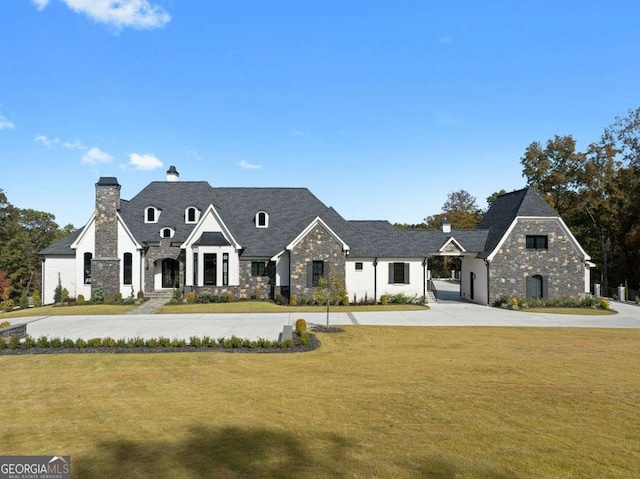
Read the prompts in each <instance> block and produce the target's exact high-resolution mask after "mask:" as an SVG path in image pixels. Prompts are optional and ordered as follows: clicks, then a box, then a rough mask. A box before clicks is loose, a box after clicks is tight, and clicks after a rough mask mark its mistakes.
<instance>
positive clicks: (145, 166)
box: [129, 153, 162, 171]
mask: <svg viewBox="0 0 640 479" xmlns="http://www.w3.org/2000/svg"><path fill="white" fill-rule="evenodd" d="M129 164H130V165H131V166H133V167H134V169H136V170H140V171H151V170H155V169H157V168H162V162H161V161H160V160H159V159H158V158H156V156H155V155H150V154H147V155H139V154H137V153H131V154H130V155H129Z"/></svg>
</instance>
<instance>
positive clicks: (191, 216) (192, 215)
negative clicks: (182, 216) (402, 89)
mask: <svg viewBox="0 0 640 479" xmlns="http://www.w3.org/2000/svg"><path fill="white" fill-rule="evenodd" d="M197 216H198V215H197V211H196V209H195V208H194V207H193V206H190V207H189V208H187V223H195V222H196V221H197V219H196V218H197Z"/></svg>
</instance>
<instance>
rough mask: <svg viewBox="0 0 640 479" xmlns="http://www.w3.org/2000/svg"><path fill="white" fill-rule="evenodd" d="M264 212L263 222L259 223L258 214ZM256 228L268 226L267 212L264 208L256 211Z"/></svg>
mask: <svg viewBox="0 0 640 479" xmlns="http://www.w3.org/2000/svg"><path fill="white" fill-rule="evenodd" d="M261 214H264V224H263V225H261V224H260V219H259V218H260V215H261ZM255 223H256V228H268V227H269V213H267V212H266V211H264V210H261V211H258V212H257V213H256V217H255Z"/></svg>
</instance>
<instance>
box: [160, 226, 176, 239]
mask: <svg viewBox="0 0 640 479" xmlns="http://www.w3.org/2000/svg"><path fill="white" fill-rule="evenodd" d="M160 237H161V238H173V230H172V229H171V228H162V230H161V231H160Z"/></svg>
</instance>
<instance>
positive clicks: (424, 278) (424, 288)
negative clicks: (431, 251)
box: [422, 258, 427, 298]
mask: <svg viewBox="0 0 640 479" xmlns="http://www.w3.org/2000/svg"><path fill="white" fill-rule="evenodd" d="M422 297H423V298H426V297H427V258H425V259H424V260H423V261H422Z"/></svg>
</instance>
